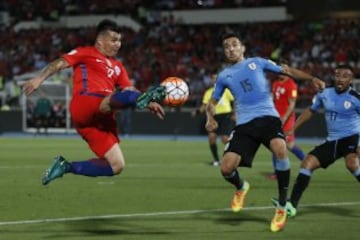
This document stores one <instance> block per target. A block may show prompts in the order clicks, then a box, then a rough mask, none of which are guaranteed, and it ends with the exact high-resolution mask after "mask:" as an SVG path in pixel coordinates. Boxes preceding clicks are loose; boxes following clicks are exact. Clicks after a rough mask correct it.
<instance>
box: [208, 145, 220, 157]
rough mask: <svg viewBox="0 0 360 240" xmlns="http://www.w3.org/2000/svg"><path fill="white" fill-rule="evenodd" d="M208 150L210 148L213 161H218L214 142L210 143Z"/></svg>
mask: <svg viewBox="0 0 360 240" xmlns="http://www.w3.org/2000/svg"><path fill="white" fill-rule="evenodd" d="M210 150H211V154H212V156H213V159H214V161H219V155H218V149H217V145H216V143H215V144H210Z"/></svg>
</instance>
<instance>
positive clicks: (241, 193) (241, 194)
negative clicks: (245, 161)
mask: <svg viewBox="0 0 360 240" xmlns="http://www.w3.org/2000/svg"><path fill="white" fill-rule="evenodd" d="M249 189H250V184H249V183H248V182H246V181H244V185H243V187H242V189H241V190H237V191H236V192H235V195H234V197H233V199H232V202H231V209H232V210H233V212H239V211H240V210H241V209H243V208H244V202H245V196H246V194H247V193H248V191H249Z"/></svg>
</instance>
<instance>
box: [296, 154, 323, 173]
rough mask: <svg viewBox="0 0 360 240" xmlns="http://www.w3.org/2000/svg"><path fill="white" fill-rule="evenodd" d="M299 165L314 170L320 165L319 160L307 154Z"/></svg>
mask: <svg viewBox="0 0 360 240" xmlns="http://www.w3.org/2000/svg"><path fill="white" fill-rule="evenodd" d="M300 167H301V168H304V169H309V170H315V169H317V168H319V167H320V162H319V160H318V159H317V158H316V157H315V156H313V155H308V156H306V157H305V159H304V160H303V161H302V162H301V165H300Z"/></svg>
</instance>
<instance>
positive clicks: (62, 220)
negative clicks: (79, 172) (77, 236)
mask: <svg viewBox="0 0 360 240" xmlns="http://www.w3.org/2000/svg"><path fill="white" fill-rule="evenodd" d="M354 205H360V202H334V203H317V204H304V205H301V208H306V207H327V206H354ZM272 208H274V207H272V206H259V207H247V208H244V209H243V210H242V211H257V210H267V209H272ZM224 211H231V209H230V208H223V209H212V210H184V211H170V212H153V213H131V214H113V215H100V216H84V217H69V218H49V219H38V220H20V221H8V222H0V226H9V225H25V224H43V223H56V222H70V221H83V220H98V219H110V218H136V217H153V216H166V215H185V214H198V213H211V212H224Z"/></svg>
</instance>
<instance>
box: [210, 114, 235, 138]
mask: <svg viewBox="0 0 360 240" xmlns="http://www.w3.org/2000/svg"><path fill="white" fill-rule="evenodd" d="M231 116H232V113H223V114H217V115H215V116H214V118H215V120H216V121H217V123H218V128H217V129H216V130H215V131H214V132H215V133H216V134H217V135H229V134H230V132H231V130H232V129H233V128H234V126H235V122H234V121H233V120H232V119H231Z"/></svg>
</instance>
